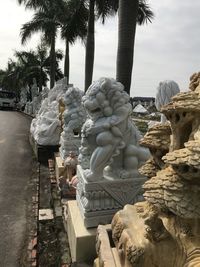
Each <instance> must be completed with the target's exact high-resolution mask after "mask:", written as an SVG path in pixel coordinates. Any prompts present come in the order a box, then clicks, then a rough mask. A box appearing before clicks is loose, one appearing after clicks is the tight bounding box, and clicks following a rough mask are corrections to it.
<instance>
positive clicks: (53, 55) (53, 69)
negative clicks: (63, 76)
mask: <svg viewBox="0 0 200 267" xmlns="http://www.w3.org/2000/svg"><path fill="white" fill-rule="evenodd" d="M50 59H51V62H50V89H51V88H53V87H54V84H55V76H56V53H55V34H53V33H52V37H51V48H50Z"/></svg>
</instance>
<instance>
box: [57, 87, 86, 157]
mask: <svg viewBox="0 0 200 267" xmlns="http://www.w3.org/2000/svg"><path fill="white" fill-rule="evenodd" d="M82 97H83V91H81V90H80V89H78V88H74V87H70V88H68V90H67V91H66V93H65V96H64V100H63V102H64V105H65V111H64V112H63V123H64V125H63V132H62V133H61V138H60V144H61V146H60V156H61V158H62V159H63V160H64V159H65V158H66V157H67V156H68V155H69V152H70V151H73V152H75V153H76V154H77V155H78V152H79V146H80V132H81V127H82V125H83V123H84V122H85V120H86V113H85V109H84V107H83V105H82Z"/></svg>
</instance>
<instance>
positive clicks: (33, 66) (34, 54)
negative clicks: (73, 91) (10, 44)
mask: <svg viewBox="0 0 200 267" xmlns="http://www.w3.org/2000/svg"><path fill="white" fill-rule="evenodd" d="M15 57H16V58H17V61H18V62H19V64H20V66H21V69H22V70H23V74H22V80H23V83H24V84H29V85H30V84H32V81H33V78H36V81H37V84H38V86H39V91H42V86H46V83H47V81H48V80H49V79H48V76H49V75H50V68H51V67H50V66H51V59H50V56H49V52H48V49H47V47H46V46H45V45H44V44H43V43H42V44H40V45H38V46H37V49H36V51H32V50H30V51H28V52H27V51H16V52H15ZM55 57H56V64H55V66H56V67H55V77H56V80H58V79H60V78H62V77H63V74H62V71H61V70H60V68H59V61H60V60H62V58H63V54H62V52H61V51H60V50H57V51H55Z"/></svg>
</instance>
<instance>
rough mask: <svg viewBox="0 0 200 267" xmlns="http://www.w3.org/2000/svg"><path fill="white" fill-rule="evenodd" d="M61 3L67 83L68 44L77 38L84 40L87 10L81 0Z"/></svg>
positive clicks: (60, 16) (60, 18) (60, 17)
mask: <svg viewBox="0 0 200 267" xmlns="http://www.w3.org/2000/svg"><path fill="white" fill-rule="evenodd" d="M63 5H64V7H63V8H62V10H61V11H62V12H61V14H60V15H59V21H60V24H61V37H62V39H64V40H65V43H66V49H65V62H64V76H65V77H67V81H68V83H69V69H70V68H69V65H70V60H69V45H72V44H74V43H75V41H76V39H77V38H80V39H81V40H84V38H85V36H86V33H87V20H88V10H87V8H86V7H85V5H84V1H82V0H71V1H67V2H64V1H63ZM63 11H64V12H63Z"/></svg>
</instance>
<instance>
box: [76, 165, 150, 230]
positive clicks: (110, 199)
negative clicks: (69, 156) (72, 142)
mask: <svg viewBox="0 0 200 267" xmlns="http://www.w3.org/2000/svg"><path fill="white" fill-rule="evenodd" d="M77 175H78V180H79V183H78V185H77V195H76V197H77V202H78V205H79V208H80V211H81V214H82V216H83V221H84V224H85V226H86V227H87V228H90V227H96V226H98V225H99V224H109V223H111V220H112V218H113V215H114V214H115V213H116V212H117V211H118V210H119V209H122V208H123V207H124V205H126V204H133V203H135V202H139V201H142V200H143V197H142V185H143V184H144V182H145V181H146V178H142V177H141V178H129V179H115V180H108V179H105V178H103V179H102V180H99V181H96V182H88V181H87V180H86V179H85V176H84V172H83V169H82V168H81V166H80V165H78V166H77Z"/></svg>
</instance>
